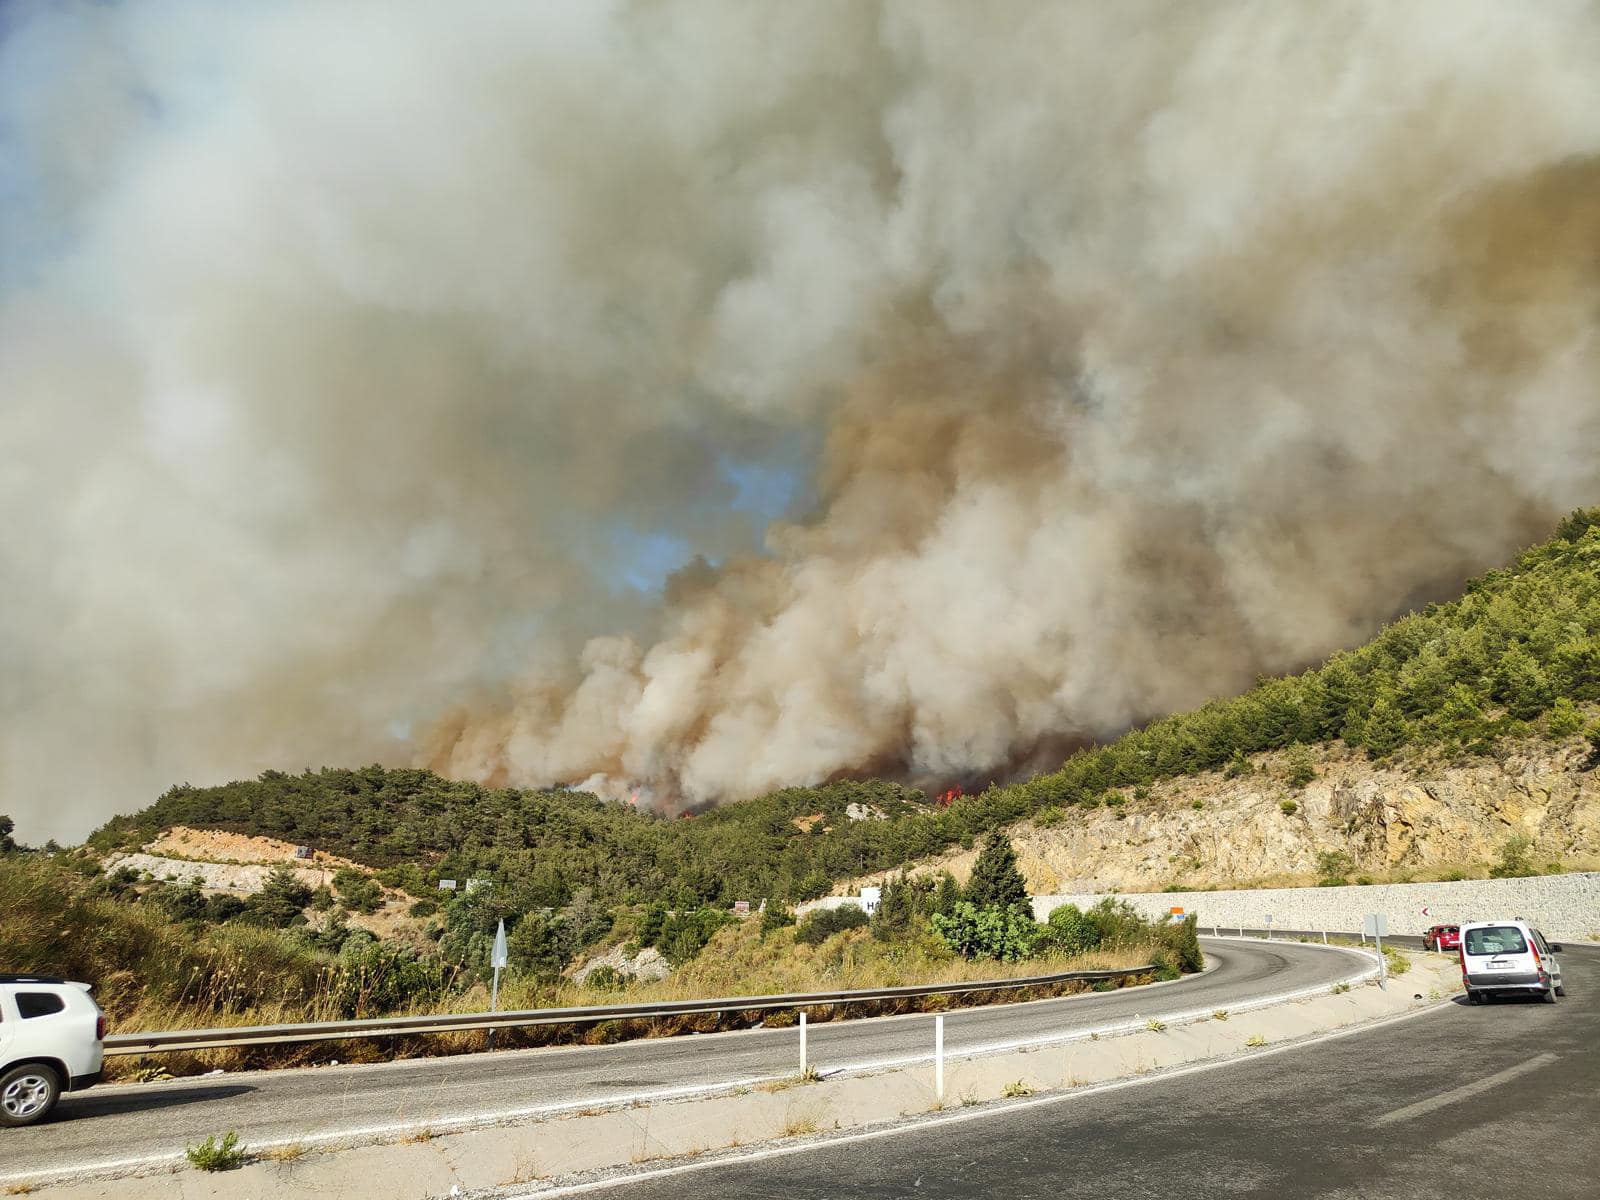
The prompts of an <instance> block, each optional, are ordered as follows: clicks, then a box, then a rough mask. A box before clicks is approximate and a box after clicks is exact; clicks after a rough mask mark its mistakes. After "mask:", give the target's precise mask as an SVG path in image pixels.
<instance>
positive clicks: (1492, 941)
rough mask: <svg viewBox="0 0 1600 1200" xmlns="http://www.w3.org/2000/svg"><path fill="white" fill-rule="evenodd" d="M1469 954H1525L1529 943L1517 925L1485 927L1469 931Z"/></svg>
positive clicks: (1467, 947)
mask: <svg viewBox="0 0 1600 1200" xmlns="http://www.w3.org/2000/svg"><path fill="white" fill-rule="evenodd" d="M1466 949H1467V953H1468V954H1524V953H1526V952H1527V949H1528V943H1527V942H1525V941H1524V940H1523V938H1522V930H1520V929H1518V928H1517V927H1516V926H1515V925H1485V926H1484V927H1483V928H1481V929H1469V930H1467V946H1466Z"/></svg>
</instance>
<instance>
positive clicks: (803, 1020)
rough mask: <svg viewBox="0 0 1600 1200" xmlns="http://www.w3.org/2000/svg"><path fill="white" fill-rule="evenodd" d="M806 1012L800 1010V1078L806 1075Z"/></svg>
mask: <svg viewBox="0 0 1600 1200" xmlns="http://www.w3.org/2000/svg"><path fill="white" fill-rule="evenodd" d="M806 1065H807V1064H806V1010H805V1009H803V1008H802V1009H801V1010H800V1078H802V1079H804V1078H805V1075H806Z"/></svg>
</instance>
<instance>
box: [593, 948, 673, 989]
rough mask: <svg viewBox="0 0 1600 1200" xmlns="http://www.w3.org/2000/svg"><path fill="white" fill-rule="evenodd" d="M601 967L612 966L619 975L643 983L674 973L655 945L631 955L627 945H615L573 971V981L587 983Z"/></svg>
mask: <svg viewBox="0 0 1600 1200" xmlns="http://www.w3.org/2000/svg"><path fill="white" fill-rule="evenodd" d="M601 967H610V968H611V969H612V970H613V971H615V972H616V973H617V974H618V975H619V976H624V977H626V978H628V979H629V980H637V981H639V982H643V983H653V982H655V981H656V980H657V979H665V978H666V977H667V976H668V975H670V974H672V966H671V965H670V964H669V963H668V962H667V960H666V959H665V958H663V957H662V956H661V951H659V950H657V949H656V948H655V947H654V946H646V947H645V948H644V949H642V950H640V951H639V952H638V953H637V954H634V955H631V956H630V955H629V954H628V953H627V952H626V948H625V947H623V946H613V947H611V949H609V950H607V951H606V952H605V953H604V954H599V955H596V956H595V957H594V958H591V959H589V960H588V961H587V962H585V963H584V964H583V965H582V966H580V967H578V968H577V969H576V970H575V971H573V972H572V978H573V981H574V982H576V983H587V982H588V980H589V976H590V975H592V974H594V972H596V971H598V970H599V969H600V968H601Z"/></svg>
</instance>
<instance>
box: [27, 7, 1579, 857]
mask: <svg viewBox="0 0 1600 1200" xmlns="http://www.w3.org/2000/svg"><path fill="white" fill-rule="evenodd" d="M15 24H16V28H15V29H14V30H13V31H12V32H11V34H10V35H9V36H8V37H7V39H6V40H5V42H3V43H0V55H4V56H5V58H4V61H3V62H0V79H3V80H12V81H15V80H19V79H20V80H23V84H21V85H18V84H9V85H7V86H5V87H3V88H0V115H3V116H5V117H6V118H8V120H6V121H0V128H10V129H12V130H13V131H16V132H14V133H13V134H11V135H10V137H11V141H12V143H15V144H9V143H8V144H7V145H6V146H0V152H3V151H6V150H10V151H11V153H10V154H5V153H0V162H11V163H21V164H23V165H22V166H21V167H12V168H10V170H11V171H12V173H13V175H12V176H8V175H0V183H8V184H11V185H12V186H11V187H10V189H9V190H7V189H6V188H0V197H5V196H20V197H22V199H21V200H18V201H16V202H14V203H13V202H8V201H5V200H3V199H0V203H7V204H8V207H7V209H6V214H5V215H6V217H7V218H8V219H7V221H6V229H5V231H4V233H0V252H3V254H4V258H3V259H0V288H3V290H0V362H3V363H4V366H5V378H6V384H5V387H6V401H7V403H6V405H5V407H4V409H3V410H0V439H3V440H4V444H5V446H6V449H7V455H6V465H5V467H4V468H3V469H0V499H3V500H4V501H5V507H6V511H7V512H8V513H11V514H15V516H14V519H13V520H12V522H11V524H10V527H9V528H8V529H7V530H6V533H5V536H4V537H0V580H3V581H4V582H6V584H7V585H8V586H7V591H8V597H9V599H8V605H9V607H8V618H9V619H8V622H7V624H6V628H5V629H4V630H0V656H3V659H4V662H5V664H6V667H7V670H6V672H5V679H4V681H3V682H0V717H3V718H4V728H3V730H0V788H3V789H4V790H3V791H0V811H7V810H13V811H15V814H16V815H17V816H18V818H19V820H20V822H21V832H22V833H23V835H24V836H32V837H39V836H43V834H44V833H47V832H58V833H72V832H81V830H82V828H83V827H84V826H85V825H87V824H88V823H89V822H90V821H91V820H92V819H97V818H99V817H101V816H103V815H105V814H106V813H107V812H109V811H111V810H113V809H116V808H126V807H129V806H130V805H132V804H136V803H139V802H141V801H143V800H144V799H146V798H148V795H149V794H150V792H151V791H153V790H154V789H156V788H158V787H160V786H163V785H165V784H166V783H169V782H172V781H175V780H177V779H181V778H184V777H188V778H192V779H194V780H195V781H196V782H200V781H203V780H207V779H213V778H219V777H226V776H229V775H237V774H240V773H243V772H247V771H254V770H259V769H261V768H262V767H265V766H276V767H293V766H296V765H299V764H301V763H307V762H309V763H311V764H313V765H314V764H317V763H320V762H349V761H352V760H358V759H372V758H378V759H382V760H384V761H422V762H426V763H428V764H430V765H434V766H437V767H439V768H440V769H443V770H445V771H447V772H449V773H452V774H456V775H462V776H470V777H474V778H481V779H492V780H496V781H505V782H513V783H519V784H544V783H553V782H588V783H589V784H590V786H594V787H599V788H602V789H604V790H611V791H620V790H622V789H624V788H628V789H631V788H632V787H634V786H643V787H644V788H646V789H647V790H648V791H649V792H650V793H651V794H652V795H654V796H656V797H658V798H662V799H669V800H672V801H677V802H704V801H712V800H720V799H726V798H729V797H734V796H741V795H747V794H751V793H753V792H757V791H759V790H761V789H763V788H767V787H770V786H773V785H776V784H783V783H799V782H807V781H815V780H820V779H825V778H829V777H832V776H835V775H838V774H841V773H849V772H860V771H890V772H896V773H900V774H903V775H906V776H908V777H912V778H917V779H945V778H957V777H959V778H968V777H971V778H978V779H983V778H987V777H989V776H990V775H991V774H999V773H1001V772H1004V771H1006V770H1008V769H1010V768H1012V767H1014V766H1015V765H1016V764H1017V763H1019V762H1022V761H1030V762H1031V761H1036V760H1037V758H1038V757H1039V756H1045V757H1048V755H1049V754H1050V753H1052V752H1057V753H1058V752H1059V750H1060V748H1061V747H1062V746H1064V745H1067V744H1070V743H1071V742H1072V741H1073V740H1074V739H1080V738H1086V737H1099V736H1104V735H1108V734H1111V733H1114V732H1116V731H1118V730H1119V729H1121V728H1123V727H1125V726H1126V725H1127V724H1128V723H1129V722H1132V721H1136V720H1139V719H1142V718H1144V717H1147V716H1149V715H1151V714H1154V713H1159V712H1164V711H1169V710H1172V709H1176V708H1181V707H1184V706H1187V705H1190V704H1193V703H1195V702H1197V701H1199V700H1201V699H1203V698H1205V697H1207V696H1210V695H1214V694H1218V693H1222V692H1228V691H1232V690H1236V689H1238V688H1241V687H1243V686H1246V685H1248V683H1249V682H1250V680H1251V679H1252V678H1253V677H1254V676H1255V675H1256V674H1257V673H1259V672H1264V671H1266V672H1270V671H1276V670H1282V669H1288V668H1292V667H1296V666H1299V665H1301V664H1304V663H1306V662H1308V661H1311V660H1314V659H1316V658H1318V657H1319V656H1321V655H1323V654H1325V653H1327V652H1328V651H1330V650H1332V649H1334V648H1336V647H1339V646H1342V645H1347V644H1351V643H1354V642H1357V641H1359V640H1361V639H1362V638H1363V637H1365V636H1367V635H1368V634H1369V633H1370V632H1371V631H1372V630H1373V629H1374V628H1375V627H1376V626H1377V625H1378V624H1379V623H1380V622H1382V621H1383V620H1384V619H1386V618H1387V617H1389V616H1391V615H1393V614H1394V613H1396V612H1398V611H1400V610H1402V609H1404V608H1405V607H1406V606H1408V605H1410V604H1413V603H1416V602H1417V601H1419V600H1422V599H1426V598H1429V597H1433V596H1437V595H1441V594H1445V593H1448V592H1449V591H1450V590H1451V589H1453V588H1454V587H1455V586H1457V585H1458V584H1459V582H1460V581H1461V580H1462V579H1463V578H1464V577H1465V576H1467V575H1469V574H1471V573H1473V572H1475V571H1478V570H1481V569H1482V568H1484V567H1485V566H1487V565H1490V564H1492V563H1494V562H1496V561H1498V560H1500V559H1502V558H1503V557H1504V556H1505V555H1506V554H1508V553H1509V552H1511V551H1512V550H1514V549H1515V548H1516V547H1517V546H1519V545H1521V544H1524V543H1526V542H1528V541H1530V540H1532V539H1533V538H1536V537H1538V536H1540V535H1541V534H1542V533H1543V532H1545V531H1546V530H1547V529H1548V528H1549V526H1550V525H1551V524H1552V523H1553V521H1554V520H1555V518H1556V517H1557V515H1558V514H1559V513H1561V512H1562V511H1564V510H1566V509H1568V508H1570V507H1572V506H1574V505H1577V504H1581V503H1591V502H1593V501H1594V500H1595V499H1596V495H1597V488H1596V484H1597V483H1600V455H1597V453H1596V451H1597V450H1600V405H1597V403H1596V395H1595V385H1594V380H1596V379H1597V378H1600V373H1597V371H1596V367H1597V365H1600V364H1597V363H1596V357H1597V355H1596V341H1595V337H1596V315H1597V313H1600V269H1597V265H1596V264H1597V255H1596V251H1597V249H1600V201H1597V199H1596V197H1597V196H1600V190H1597V188H1596V186H1595V184H1596V183H1597V182H1600V76H1597V75H1596V74H1595V72H1594V71H1593V69H1592V64H1593V63H1594V62H1595V61H1596V60H1597V54H1596V52H1597V51H1600V17H1597V15H1596V11H1595V10H1594V8H1593V7H1592V6H1587V5H1579V4H1562V3H1550V4H1545V5H1540V6H1537V7H1536V8H1531V9H1521V8H1519V9H1517V10H1516V11H1513V9H1512V7H1511V6H1505V5H1501V4H1498V3H1487V2H1486V3H1477V4H1474V3H1466V4H1463V3H1437V4H1433V3H1418V4H1409V5H1405V6H1395V5H1389V4H1382V3H1367V4H1359V3H1358V4H1346V5H1339V6H1327V7H1321V8H1304V7H1289V6H1282V5H1277V4H1270V3H1248V2H1240V3H1212V4H1183V5H1167V4H1141V3H1129V4H1116V5H1107V4H1100V3H1083V4H1066V3H1055V2H1049V3H1044V2H1041V3H1037V4H1032V3H1020V2H1019V3H1015V4H1007V5H1003V6H1002V8H1001V9H999V10H996V9H994V8H992V7H987V8H980V7H976V6H972V5H969V4H961V3H954V2H952V3H930V2H926V0H918V2H916V3H885V4H881V5H870V4H865V3H858V2H856V0H850V2H849V3H840V4H837V5H831V6H830V5H822V4H818V5H805V6H792V5H777V4H774V5H751V4H745V3H739V4H728V5H715V4H693V5H670V4H651V3H641V4H635V5H623V4H617V5H599V4H597V5H589V6H565V7H563V6H549V7H543V6H533V5H522V4H500V3H488V2H484V3H466V4H462V5H460V6H451V9H450V11H449V12H445V11H444V10H442V9H439V8H437V7H436V6H427V5H418V6H407V5H363V4H349V5H337V6H329V5H319V4H311V3H306V4H274V5H262V6H256V5H252V4H240V5H237V6H228V7H227V8H226V9H225V10H215V9H212V8H209V7H206V8H191V7H190V6H188V5H186V4H179V3H173V4H171V5H170V6H169V5H167V4H162V3H152V4H150V5H149V6H142V7H140V8H139V11H130V10H127V9H102V8H99V7H98V6H95V7H88V6H86V7H85V8H84V9H82V10H40V13H38V14H35V15H34V16H33V17H32V18H31V19H22V20H19V21H17V22H16V23H15ZM179 29H181V30H184V31H185V33H184V34H183V36H181V37H179V36H178V35H177V34H175V33H174V31H175V30H179ZM13 176H15V177H13ZM17 179H21V180H22V186H18V185H17ZM812 445H816V446H820V451H818V452H817V454H816V455H815V457H814V458H813V457H812V456H811V455H809V454H808V453H807V451H806V449H805V448H806V447H808V446H812ZM727 461H737V462H750V463H758V464H765V465H766V466H769V467H770V466H774V465H775V464H776V466H777V467H780V468H785V469H793V468H794V467H795V465H796V464H801V465H802V466H804V467H807V468H808V469H809V470H810V473H811V478H810V480H809V485H808V490H807V493H806V494H807V497H808V498H807V500H806V501H805V502H804V506H803V510H794V511H791V512H790V513H789V514H788V516H787V517H786V518H784V519H781V520H779V521H778V522H776V523H775V524H773V525H771V526H770V527H769V528H765V529H761V528H759V527H758V526H756V525H753V524H752V517H751V516H750V515H749V512H748V510H745V509H741V508H740V507H739V504H738V503H737V497H736V495H735V489H734V487H733V485H732V484H731V483H730V482H729V481H728V479H727V477H726V475H725V473H724V472H723V471H722V467H721V464H723V463H725V462H727ZM619 530H622V531H624V532H627V531H632V533H631V534H629V536H632V535H633V534H637V535H640V536H650V535H664V536H666V537H669V538H671V539H673V544H674V545H678V546H681V547H682V548H683V557H684V558H686V559H688V560H689V562H688V565H686V566H685V567H684V568H683V569H682V570H681V571H680V572H679V573H678V574H677V575H676V576H675V577H674V578H673V579H672V580H671V581H670V582H669V584H668V585H667V588H666V593H665V596H664V597H662V598H661V599H660V600H659V601H657V600H656V599H655V598H653V597H651V596H649V595H642V594H640V593H637V592H634V591H630V590H628V589H627V588H619V587H618V585H617V580H618V578H619V576H620V575H622V574H624V573H626V571H627V570H629V569H630V565H631V564H632V562H633V560H634V558H635V557H636V554H637V550H636V547H634V545H633V544H632V543H630V542H629V540H628V536H621V535H619V533H618V531H619ZM696 555H698V556H700V557H698V558H696V557H695V556H696ZM711 563H715V564H717V565H715V566H712V565H708V564H711ZM443 712H449V713H451V714H452V715H450V716H449V717H447V718H444V719H442V720H441V719H440V718H439V714H440V713H443ZM421 731H425V732H421Z"/></svg>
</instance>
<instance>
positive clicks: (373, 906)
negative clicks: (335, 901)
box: [333, 867, 383, 913]
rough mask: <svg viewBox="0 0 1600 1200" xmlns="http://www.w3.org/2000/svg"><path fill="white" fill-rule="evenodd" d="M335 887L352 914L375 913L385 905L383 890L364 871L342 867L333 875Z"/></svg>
mask: <svg viewBox="0 0 1600 1200" xmlns="http://www.w3.org/2000/svg"><path fill="white" fill-rule="evenodd" d="M333 886H334V888H335V889H336V890H337V891H338V893H339V899H340V900H342V901H344V906H345V907H346V908H348V909H349V910H350V911H351V912H358V913H374V912H377V911H378V908H379V906H380V905H382V904H383V889H382V888H380V887H379V886H378V883H377V881H376V880H375V879H373V878H372V877H371V876H370V875H368V874H366V873H365V872H363V871H357V870H353V869H352V868H350V867H340V868H339V869H338V870H337V871H335V872H334V873H333Z"/></svg>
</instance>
